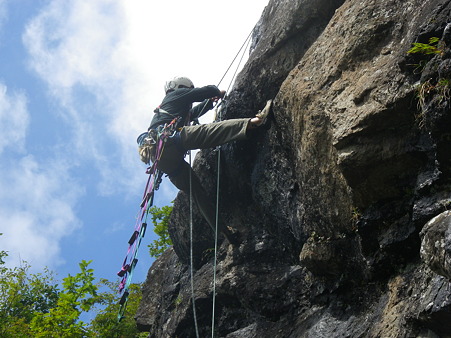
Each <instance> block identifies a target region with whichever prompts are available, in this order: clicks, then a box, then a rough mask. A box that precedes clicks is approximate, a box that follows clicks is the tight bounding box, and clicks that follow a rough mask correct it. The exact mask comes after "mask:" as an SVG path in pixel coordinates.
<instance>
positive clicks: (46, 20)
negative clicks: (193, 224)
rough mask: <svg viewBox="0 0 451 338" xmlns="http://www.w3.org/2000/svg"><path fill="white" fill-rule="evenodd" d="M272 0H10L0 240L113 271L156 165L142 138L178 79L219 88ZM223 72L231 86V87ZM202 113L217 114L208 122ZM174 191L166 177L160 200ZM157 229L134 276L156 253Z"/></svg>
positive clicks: (0, 104)
mask: <svg viewBox="0 0 451 338" xmlns="http://www.w3.org/2000/svg"><path fill="white" fill-rule="evenodd" d="M267 2H268V0H254V1H238V0H229V1H227V2H223V1H221V2H220V1H211V0H209V1H208V0H199V1H196V0H193V1H180V0H173V1H144V0H0V233H3V236H0V249H1V250H6V251H8V252H9V257H8V260H7V264H8V265H9V266H17V265H18V264H20V262H21V260H25V261H27V262H28V263H29V264H31V266H32V269H33V270H34V271H40V270H42V268H43V267H45V266H47V267H49V268H50V269H51V270H53V271H55V272H56V273H57V275H58V278H60V279H61V278H63V277H65V276H66V275H67V274H68V273H71V274H75V273H76V272H78V263H79V262H80V261H81V260H82V259H85V260H93V263H92V265H91V266H92V267H93V268H94V270H95V274H96V277H98V278H107V279H110V280H115V279H116V272H117V271H118V270H119V269H120V266H121V263H122V260H123V258H124V256H125V254H126V250H127V246H128V244H127V241H128V239H129V237H130V235H131V234H132V232H133V229H134V225H135V217H136V215H137V212H138V209H139V203H140V201H141V196H142V192H143V189H144V185H145V182H146V180H147V175H146V174H145V173H144V172H145V169H146V167H145V165H144V164H142V163H141V162H140V161H139V157H138V155H137V149H136V137H137V136H138V135H139V134H140V133H141V132H142V131H144V130H146V129H147V126H148V125H149V122H150V119H151V117H152V111H153V109H154V108H155V107H156V106H158V104H159V103H160V102H161V100H162V98H163V95H164V92H163V85H164V82H165V81H166V80H167V79H169V78H171V77H173V76H176V75H182V76H188V77H190V78H191V79H192V80H193V82H194V83H195V85H198V86H202V85H207V84H217V83H218V81H219V80H220V79H221V77H222V75H223V73H224V72H225V70H226V69H227V67H228V66H229V64H230V62H231V61H232V59H233V57H234V56H235V54H236V53H237V52H238V50H239V48H240V47H241V45H242V43H243V42H244V40H245V39H246V37H247V35H248V34H249V33H250V31H251V29H252V27H253V26H254V25H255V24H256V23H257V21H258V19H259V18H260V15H261V13H262V11H263V9H264V7H265V5H266V4H267ZM227 81H228V79H227V78H226V79H225V81H224V82H223V83H225V85H224V86H223V87H224V88H221V89H226V88H225V87H226V86H227V85H228V82H227ZM204 122H208V121H205V120H204ZM176 193H177V191H176V190H175V188H174V187H173V186H172V185H171V183H170V182H169V181H168V180H167V179H165V180H164V182H163V184H162V187H161V188H160V190H159V191H158V192H157V194H156V200H155V205H157V206H163V205H167V204H169V202H170V201H171V200H173V198H174V197H175V195H176ZM153 238H154V234H153V233H152V232H151V231H148V232H147V234H146V237H145V238H144V240H143V243H142V245H141V249H140V253H139V263H138V266H137V270H136V272H135V274H134V282H141V281H144V279H145V277H146V274H147V270H148V269H149V267H150V265H151V263H152V259H151V258H150V257H149V255H148V249H147V245H148V244H149V243H150V242H151V241H152V239H153Z"/></svg>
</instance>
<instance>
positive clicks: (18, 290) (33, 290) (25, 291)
mask: <svg viewBox="0 0 451 338" xmlns="http://www.w3.org/2000/svg"><path fill="white" fill-rule="evenodd" d="M7 256H8V254H7V253H6V252H5V251H0V337H29V333H30V325H29V324H30V322H31V321H32V319H33V318H34V316H35V314H36V313H48V312H49V311H50V309H51V308H53V307H54V306H55V305H56V303H57V299H58V293H59V291H58V287H57V285H56V284H55V282H54V276H53V273H52V272H50V271H49V270H48V269H44V273H42V274H41V273H38V274H32V273H29V271H28V270H29V269H30V266H29V265H28V264H27V263H26V262H23V263H22V264H21V266H20V267H15V268H12V269H9V268H6V267H5V266H4V264H5V261H4V258H6V257H7Z"/></svg>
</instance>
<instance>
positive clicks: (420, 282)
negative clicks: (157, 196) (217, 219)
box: [136, 0, 451, 337]
mask: <svg viewBox="0 0 451 338" xmlns="http://www.w3.org/2000/svg"><path fill="white" fill-rule="evenodd" d="M450 18H451V1H449V0H422V1H419V0H406V1H398V0H378V1H373V0H365V1H350V0H348V1H332V0H328V1H326V0H296V1H288V0H285V1H283V0H278V1H276V0H271V1H269V3H268V6H267V7H266V8H265V10H264V12H263V14H262V18H261V20H260V22H259V23H258V24H257V26H256V28H255V31H254V34H253V38H254V41H253V45H252V53H251V55H250V58H249V60H248V62H247V64H246V66H245V67H244V68H243V70H242V72H241V73H240V75H239V77H238V79H237V82H236V84H235V87H234V89H233V91H232V92H231V93H230V95H229V99H228V102H227V105H226V108H225V116H226V118H236V117H250V116H253V115H254V114H255V112H256V111H257V110H258V109H261V108H262V107H263V106H264V103H265V102H266V100H267V99H270V98H274V107H273V113H274V114H273V116H272V117H271V119H270V122H271V126H270V128H269V129H261V130H258V131H257V132H255V134H253V135H251V136H252V137H250V138H249V140H247V141H243V142H234V143H231V144H228V145H225V146H223V147H222V148H221V150H220V151H221V167H220V173H221V175H220V176H221V182H220V184H221V187H222V189H221V192H220V205H221V210H220V215H221V219H222V220H223V221H224V222H225V223H226V224H228V225H230V226H232V227H233V228H235V229H236V230H238V231H239V234H240V245H238V246H231V245H229V244H228V242H227V241H223V240H222V239H220V246H219V248H218V252H217V259H218V260H217V268H216V284H215V288H216V297H215V318H214V320H215V332H214V335H215V336H218V337H341V336H343V337H451V324H450V323H451V307H450V306H451V283H450V278H451V259H450V252H451V249H450V248H451V235H450V233H451V230H450V229H451V225H450V224H451V221H450V219H451V216H450V212H449V211H448V210H449V209H451V150H450V149H451V147H450V146H451V137H450V136H449V135H450V131H451V112H450V108H451V107H450V103H451V101H450V100H451V99H450V97H451V92H450V89H451V87H449V86H451V66H450V65H451V49H450V47H451V33H450V31H451V26H450V25H449V24H448V21H449V20H450ZM431 37H438V38H439V39H440V42H439V43H438V44H437V50H436V52H434V53H432V54H424V53H414V54H409V53H407V52H408V51H409V49H410V48H411V47H412V43H414V42H421V43H424V44H428V43H429V38H431ZM217 156H218V153H217V152H215V151H213V150H205V151H202V152H201V153H199V155H198V158H197V159H196V163H195V170H196V172H197V174H198V175H199V177H200V178H201V180H202V182H203V184H204V185H205V187H206V189H207V191H208V193H209V194H210V195H211V196H215V193H216V175H217ZM174 205H175V207H174V212H173V215H172V218H171V222H170V226H169V231H170V234H171V238H172V239H173V242H174V247H173V248H172V249H169V250H168V251H166V252H165V253H164V254H163V255H162V256H161V257H160V258H159V259H158V260H157V261H156V262H155V263H154V264H153V266H152V267H151V268H150V270H149V274H148V278H147V281H146V283H145V284H144V287H143V299H142V302H141V305H140V308H139V310H138V313H137V315H136V319H137V323H138V325H139V327H141V328H142V329H143V330H149V331H150V332H151V334H150V336H151V337H194V336H195V328H194V320H193V318H194V315H193V310H192V302H191V284H190V267H189V265H188V263H189V259H190V256H189V245H190V242H189V222H187V220H188V213H189V203H188V198H187V196H186V195H185V194H184V193H180V194H179V195H178V197H177V199H176V201H175V204H174ZM213 245H214V244H213V234H212V231H211V230H210V229H209V227H208V225H207V224H206V223H205V222H204V221H203V220H202V217H201V216H200V215H199V214H198V212H197V211H196V210H194V261H195V263H194V266H193V269H194V298H195V304H196V314H197V323H198V327H199V334H200V336H201V337H205V336H211V327H212V313H213V310H212V309H213V304H212V303H213V266H214V261H213V252H212V248H213Z"/></svg>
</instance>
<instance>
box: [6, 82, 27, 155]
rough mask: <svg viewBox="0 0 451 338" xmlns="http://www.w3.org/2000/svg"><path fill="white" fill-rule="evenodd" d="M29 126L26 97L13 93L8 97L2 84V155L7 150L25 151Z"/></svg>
mask: <svg viewBox="0 0 451 338" xmlns="http://www.w3.org/2000/svg"><path fill="white" fill-rule="evenodd" d="M28 124H29V116H28V113H27V110H26V98H25V95H23V94H21V93H12V95H11V96H8V94H7V88H6V86H5V85H4V84H2V83H0V130H1V132H0V155H1V154H2V152H3V150H4V149H5V148H10V149H12V150H13V151H19V152H20V151H23V150H24V141H25V135H26V132H27V128H28Z"/></svg>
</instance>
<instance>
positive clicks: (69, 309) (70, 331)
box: [30, 260, 101, 337]
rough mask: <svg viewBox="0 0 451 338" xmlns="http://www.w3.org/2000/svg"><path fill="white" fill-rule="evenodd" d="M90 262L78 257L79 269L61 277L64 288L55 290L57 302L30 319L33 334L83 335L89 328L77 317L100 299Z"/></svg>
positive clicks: (43, 335) (86, 333)
mask: <svg viewBox="0 0 451 338" xmlns="http://www.w3.org/2000/svg"><path fill="white" fill-rule="evenodd" d="M90 263H91V262H90V261H89V262H87V261H84V260H83V261H81V263H79V267H80V272H79V273H77V274H76V275H75V276H71V275H68V276H67V277H66V278H64V279H63V291H61V292H60V293H59V294H58V300H57V303H56V306H55V307H53V308H51V309H50V310H49V311H48V312H37V313H35V314H34V317H33V319H32V320H31V323H30V328H31V331H32V332H33V333H34V336H35V337H49V336H50V337H86V336H88V334H89V332H88V331H87V330H86V327H85V326H86V324H85V323H84V322H83V321H81V320H80V315H81V314H82V313H83V312H88V311H89V310H90V309H91V307H92V306H93V305H94V304H96V303H98V302H100V301H101V297H99V296H98V295H97V289H98V286H97V285H95V284H93V281H94V270H93V269H88V266H89V264H90Z"/></svg>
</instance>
